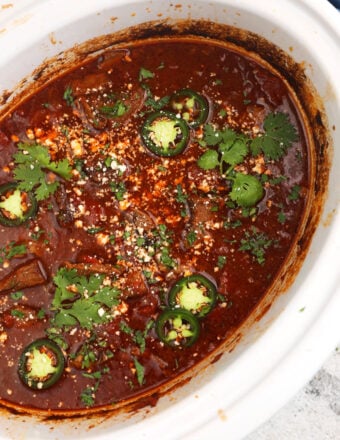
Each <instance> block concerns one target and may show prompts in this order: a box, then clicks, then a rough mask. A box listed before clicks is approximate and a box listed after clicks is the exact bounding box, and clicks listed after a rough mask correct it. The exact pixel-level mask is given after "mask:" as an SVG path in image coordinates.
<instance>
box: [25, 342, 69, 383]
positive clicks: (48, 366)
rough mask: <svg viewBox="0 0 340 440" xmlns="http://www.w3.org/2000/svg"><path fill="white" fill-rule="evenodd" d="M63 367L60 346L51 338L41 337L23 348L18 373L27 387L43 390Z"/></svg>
mask: <svg viewBox="0 0 340 440" xmlns="http://www.w3.org/2000/svg"><path fill="white" fill-rule="evenodd" d="M64 367H65V358H64V355H63V353H62V351H61V349H60V347H59V346H58V345H57V344H56V343H55V342H53V341H52V340H50V339H46V338H42V339H37V340H36V341H34V342H32V343H31V344H29V345H28V346H27V347H26V348H25V349H24V350H23V352H22V354H21V357H20V360H19V368H18V373H19V377H20V379H21V380H22V382H23V383H24V384H25V385H27V386H28V387H29V388H32V389H35V390H45V389H47V388H50V387H51V386H52V385H54V384H55V383H56V382H57V381H58V380H59V379H60V377H61V375H62V374H63V371H64Z"/></svg>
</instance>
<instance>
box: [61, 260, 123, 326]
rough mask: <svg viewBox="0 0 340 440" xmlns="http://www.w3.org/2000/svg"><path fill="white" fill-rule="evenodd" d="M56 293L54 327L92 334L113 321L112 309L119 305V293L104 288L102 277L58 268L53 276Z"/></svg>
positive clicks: (110, 288)
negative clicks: (93, 329) (83, 330)
mask: <svg viewBox="0 0 340 440" xmlns="http://www.w3.org/2000/svg"><path fill="white" fill-rule="evenodd" d="M53 280H54V283H55V285H56V290H55V294H54V298H53V301H52V310H53V311H55V315H54V319H53V324H54V325H55V326H57V327H69V326H71V327H73V326H76V325H80V326H81V327H82V328H85V329H87V330H91V329H92V328H93V327H94V326H95V325H96V324H101V323H104V322H107V321H109V320H110V319H111V318H112V313H111V308H112V307H114V306H116V305H118V303H119V296H120V291H119V290H118V289H117V288H115V287H112V286H106V285H104V284H103V281H104V275H102V274H96V273H94V274H91V275H90V276H89V277H87V276H85V275H80V274H79V273H78V272H77V270H76V269H68V268H61V269H59V270H58V272H57V274H56V275H55V276H54V279H53Z"/></svg>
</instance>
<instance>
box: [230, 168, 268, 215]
mask: <svg viewBox="0 0 340 440" xmlns="http://www.w3.org/2000/svg"><path fill="white" fill-rule="evenodd" d="M263 194H264V190H263V187H262V185H261V183H260V182H259V180H258V179H257V178H256V177H255V176H252V175H250V174H242V173H236V177H235V178H234V179H233V185H232V190H231V192H230V193H229V196H230V198H231V200H232V201H234V202H236V203H237V204H238V205H239V206H241V207H242V208H250V207H252V206H255V205H256V203H258V202H259V201H260V200H261V199H262V197H263Z"/></svg>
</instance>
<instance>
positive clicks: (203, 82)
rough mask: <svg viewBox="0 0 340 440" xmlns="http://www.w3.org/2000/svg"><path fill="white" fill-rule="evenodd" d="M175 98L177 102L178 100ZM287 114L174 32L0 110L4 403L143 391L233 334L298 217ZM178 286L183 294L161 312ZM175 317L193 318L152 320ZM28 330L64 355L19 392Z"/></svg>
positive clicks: (297, 133) (292, 129)
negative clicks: (181, 312) (203, 305)
mask: <svg viewBox="0 0 340 440" xmlns="http://www.w3.org/2000/svg"><path fill="white" fill-rule="evenodd" d="M181 90H185V93H189V95H190V93H192V92H194V94H193V95H190V96H186V97H185V99H184V98H183V99H181V98H178V96H179V95H178V91H181ZM188 90H189V92H188ZM195 94H196V95H195ZM197 95H198V96H199V98H197ZM195 96H196V98H195ZM198 99H201V101H200V102H201V104H200V102H199V101H198ZM202 102H203V104H202ZM296 107H297V106H296V102H295V99H294V97H293V96H292V93H291V92H290V90H289V89H288V87H287V85H286V84H285V82H284V81H283V80H282V79H281V78H280V77H279V75H277V74H275V72H272V71H271V70H270V69H269V68H268V67H266V66H265V65H262V64H260V63H259V62H258V61H256V60H254V59H252V58H250V57H247V56H245V55H244V54H241V53H238V52H237V51H236V50H235V49H230V48H228V47H226V46H224V45H223V44H217V43H216V44H215V43H214V42H207V41H203V40H199V39H188V38H187V39H185V38H183V39H181V38H176V39H164V40H160V39H158V40H149V41H146V42H139V43H134V44H130V45H126V46H125V47H120V48H118V49H117V50H110V51H108V52H106V53H104V54H102V55H100V56H99V57H98V58H96V59H92V60H91V61H90V62H88V63H86V64H85V65H82V66H79V67H77V68H75V69H73V70H71V71H70V72H68V73H67V74H65V75H64V76H61V77H57V78H55V79H53V80H52V81H51V82H50V83H49V84H48V85H47V86H45V87H44V88H43V89H42V90H40V91H39V92H37V93H35V94H34V95H33V96H30V97H29V98H28V99H26V100H25V101H24V102H22V103H21V104H20V105H19V106H17V107H16V108H14V109H13V111H12V112H11V113H10V114H9V115H7V116H6V117H5V118H3V120H2V121H1V123H0V150H1V154H0V185H1V187H0V213H1V225H0V264H1V269H0V353H1V355H0V356H1V369H0V399H1V401H2V402H3V403H4V404H5V405H6V403H10V404H12V405H13V404H14V405H19V406H22V407H26V408H28V409H29V408H38V409H51V410H77V409H86V408H94V407H99V406H103V405H111V404H115V403H117V402H122V401H124V400H126V399H129V398H131V397H133V396H136V395H138V394H140V393H141V392H145V391H146V390H150V393H152V392H155V390H156V388H157V387H158V386H159V385H161V384H164V383H165V382H168V381H171V380H172V379H173V378H175V377H176V376H177V375H179V374H180V373H182V372H184V371H186V370H188V369H189V368H190V367H192V366H193V365H195V364H196V363H198V362H199V361H201V360H202V359H203V358H205V357H206V356H207V355H208V354H209V353H212V352H213V351H214V350H216V348H217V347H218V346H220V345H221V343H223V342H224V341H226V340H227V338H228V337H230V336H231V335H232V334H233V333H234V332H235V330H236V329H237V328H238V327H239V326H240V325H241V323H242V322H244V320H245V319H246V318H247V317H248V316H249V315H250V314H251V313H252V311H253V310H254V308H255V306H256V305H257V304H258V303H259V301H260V300H261V299H262V298H263V297H264V295H265V294H266V291H267V290H268V288H269V287H270V286H271V284H272V282H273V280H274V279H275V277H276V275H277V274H278V272H279V271H280V268H282V265H283V263H284V262H285V260H286V258H287V255H288V253H289V251H290V249H291V246H292V244H293V243H294V238H295V237H296V234H297V231H298V230H299V225H300V224H301V218H302V215H303V212H304V208H305V200H306V196H307V193H308V190H309V177H308V162H309V159H308V157H309V156H308V155H309V153H308V148H307V142H306V139H305V136H304V130H303V124H302V122H301V116H300V115H299V112H298V110H297V109H296ZM169 112H170V116H171V117H169ZM150 116H152V117H155V118H156V122H155V124H154V125H152V123H150V124H149V125H148V126H147V124H146V121H147V120H148V118H150ZM201 116H202V119H201V120H200V119H199V118H200V117H201ZM157 118H158V119H157ZM197 118H198V119H197ZM179 120H181V122H183V121H184V122H183V123H184V126H185V130H186V131H187V138H186V137H185V134H184V133H183V131H182V129H181V128H180V127H179V125H178V124H177V122H178V121H179ZM142 132H143V134H142ZM182 141H183V142H182ZM181 142H182V143H183V145H182V147H181V148H182V150H181V151H179V152H178V151H177V150H176V148H175V146H176V145H177V144H179V143H181ZM148 143H153V144H154V147H155V148H156V150H155V151H156V152H155V151H150V149H149V148H148V147H147V144H148ZM157 150H159V152H160V155H159V154H157ZM175 150H176V151H175ZM169 152H170V153H169ZM164 153H165V154H164ZM173 153H174V154H173ZM244 176H252V177H251V179H250V180H247V177H244ZM9 182H15V185H14V186H13V187H12V188H10V189H6V187H5V189H3V188H4V185H5V184H7V183H9ZM30 196H31V197H33V198H32V200H33V201H35V202H32V200H30V198H29V197H30ZM32 203H33V205H34V203H36V207H34V206H32ZM30 208H32V210H31V211H32V212H31V213H30ZM26 214H27V216H28V218H27V219H26ZM4 219H5V221H4ZM196 275H199V277H200V276H203V277H204V279H205V280H208V282H209V283H210V285H212V286H213V288H214V289H216V292H215V297H214V300H210V299H208V300H207V303H209V304H210V305H209V307H208V309H207V312H206V313H203V314H201V315H199V314H198V312H197V310H195V306H192V309H190V306H188V303H190V302H195V301H196V300H198V302H199V301H200V300H202V297H203V299H204V298H205V299H206V294H207V290H209V289H208V288H203V290H202V286H201V285H200V283H199V282H197V281H195V279H196V278H195V277H196ZM188 276H194V278H193V279H194V281H193V282H191V284H190V283H189V285H187V286H186V292H187V297H186V301H184V303H182V302H181V303H179V304H176V303H171V304H170V301H169V292H170V291H171V289H172V288H173V287H174V286H176V285H177V284H178V282H181V280H182V278H183V277H188ZM199 277H198V279H199ZM176 283H177V284H176ZM191 294H193V295H194V297H193V298H191V297H190V295H191ZM209 301H210V302H209ZM186 307H187V309H186ZM178 308H180V309H182V308H184V309H185V310H186V311H187V313H189V314H190V316H191V317H192V316H193V317H194V318H193V320H194V324H192V323H190V322H189V321H190V320H189V321H188V320H187V318H185V316H184V318H183V316H182V317H181V316H177V317H174V316H172V317H171V314H170V315H164V313H169V310H170V311H174V310H175V311H178ZM160 317H163V318H164V319H163V321H164V322H163V324H162V323H160V322H159V320H160ZM195 325H197V327H195ZM162 326H163V327H162ZM162 332H163V333H162ZM41 338H44V339H47V340H48V341H54V342H55V343H56V344H57V347H59V349H60V351H61V352H62V355H63V358H64V365H63V367H62V368H63V371H62V374H61V375H60V377H58V380H56V382H55V383H54V384H52V386H49V387H48V388H46V389H45V388H44V387H45V385H44V383H45V379H46V377H41V378H40V379H38V384H36V386H33V385H32V383H33V382H34V377H33V376H34V374H35V372H37V371H39V369H40V366H39V365H38V366H37V365H34V362H33V363H32V364H30V365H26V366H25V365H24V367H23V368H24V370H25V368H26V371H24V374H25V373H26V374H27V375H28V376H29V378H28V382H27V383H25V382H24V380H23V378H22V377H21V376H20V371H19V370H20V368H19V364H20V362H21V363H24V364H25V360H27V358H28V357H29V353H28V352H27V349H26V348H25V347H27V346H28V345H29V344H31V343H32V342H34V341H35V340H37V339H41ZM25 350H26V351H25ZM39 353H40V357H39V356H38V358H36V359H35V361H36V362H38V363H39V362H43V360H44V359H43V358H44V353H43V352H39ZM36 354H37V353H35V354H33V356H35V355H36ZM46 356H47V355H46ZM47 357H48V356H47ZM55 362H57V360H55V359H54V360H52V361H51V365H50V366H51V367H52V369H53V368H56V365H55ZM41 374H42V376H44V374H46V375H47V376H49V377H50V376H51V374H52V373H51V372H49V371H47V372H46V371H45V373H41Z"/></svg>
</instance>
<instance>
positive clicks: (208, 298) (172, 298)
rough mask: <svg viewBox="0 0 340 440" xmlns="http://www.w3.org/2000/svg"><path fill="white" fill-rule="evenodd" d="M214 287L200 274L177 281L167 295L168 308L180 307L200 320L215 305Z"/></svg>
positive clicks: (215, 294)
mask: <svg viewBox="0 0 340 440" xmlns="http://www.w3.org/2000/svg"><path fill="white" fill-rule="evenodd" d="M216 298H217V291H216V287H215V285H214V284H213V283H212V282H211V281H210V280H208V278H206V277H205V276H203V275H201V274H194V275H190V276H187V277H183V278H181V279H179V280H178V281H177V282H176V283H175V285H174V286H173V287H172V289H171V290H170V293H169V299H168V301H169V306H170V307H181V308H182V309H185V310H189V311H190V312H191V313H193V314H194V315H196V316H198V317H199V318H202V317H203V316H205V315H207V314H208V313H209V312H210V311H211V310H212V308H213V307H214V305H215V303H216Z"/></svg>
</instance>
